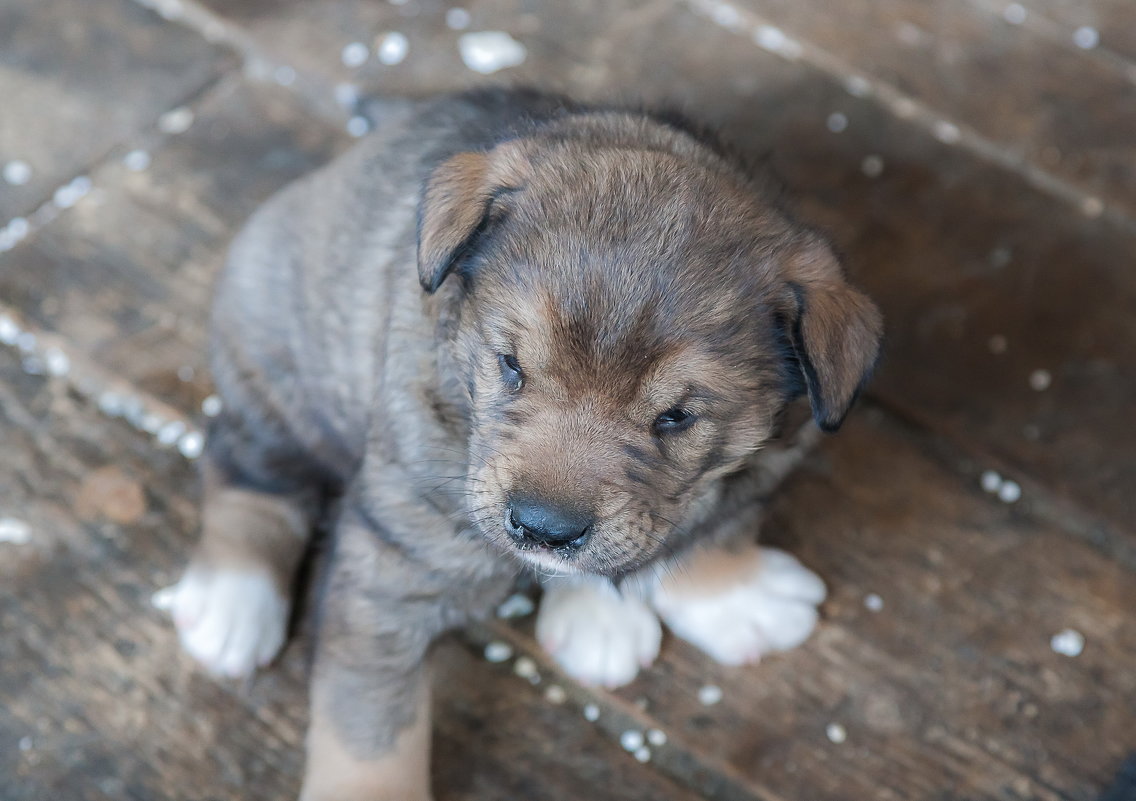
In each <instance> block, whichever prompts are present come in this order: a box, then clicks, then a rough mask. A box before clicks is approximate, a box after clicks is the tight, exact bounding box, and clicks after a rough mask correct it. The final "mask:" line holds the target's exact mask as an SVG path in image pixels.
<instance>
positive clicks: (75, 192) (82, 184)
mask: <svg viewBox="0 0 1136 801" xmlns="http://www.w3.org/2000/svg"><path fill="white" fill-rule="evenodd" d="M90 191H91V179H90V178H88V177H87V176H85V175H80V176H79V177H78V178H74V179H72V180H71V182H70V183H66V184H64V185H63V186H61V187H59V188H58V189H56V190H55V193H54V194H53V195H52V196H51V202H52V203H54V204H55V205H56V206H58V207H59V208H61V209H69V208H71V207H72V206H74V205H75V204H76V203H78V202H79V201H80V200H82V199H83V198H84V197H86V196H87V194H88V193H89V192H90Z"/></svg>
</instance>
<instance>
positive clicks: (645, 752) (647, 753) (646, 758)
mask: <svg viewBox="0 0 1136 801" xmlns="http://www.w3.org/2000/svg"><path fill="white" fill-rule="evenodd" d="M635 759H636V760H637V761H639V762H642V763H644V764H646V763H647V762H650V761H651V749H650V748H648V747H647V746H645V745H641V746H639V747H638V748H636V749H635Z"/></svg>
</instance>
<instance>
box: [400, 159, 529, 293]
mask: <svg viewBox="0 0 1136 801" xmlns="http://www.w3.org/2000/svg"><path fill="white" fill-rule="evenodd" d="M527 174H528V160H527V159H526V158H525V156H524V154H523V153H522V152H521V149H520V147H518V146H517V144H516V143H513V142H508V143H505V144H503V145H499V146H497V147H496V148H494V149H493V150H491V151H489V152H488V153H458V154H457V155H456V156H451V157H450V158H449V159H447V160H446V161H444V162H442V163H441V164H439V165H438V166H437V167H435V168H434V171H433V172H432V173H431V174H430V177H429V179H427V181H426V186H425V188H424V189H423V191H422V199H421V200H420V201H419V204H418V281H419V283H421V284H422V288H423V289H425V290H426V291H427V292H430V293H433V292H436V291H437V290H438V287H440V286H441V285H442V282H443V281H445V280H446V277H447V276H448V275H450V273H452V272H454V271H455V270H456V269H458V268H460V266H461V264H462V261H463V260H464V257H465V256H467V255H468V254H469V252H470V251H471V250H472V248H473V246H474V245H475V244H476V242H477V240H478V239H479V238H480V237H481V236H482V235H483V234H484V233H485V232H486V230H487V229H488V228H489V226H490V224H491V222H492V221H493V219H494V214H495V213H496V214H500V213H501V210H500V209H499V208H495V207H496V206H497V205H498V201H499V200H500V198H502V197H503V196H504V195H506V194H508V193H510V192H513V191H516V190H518V189H520V188H521V186H522V185H523V184H524V181H525V178H526V176H527Z"/></svg>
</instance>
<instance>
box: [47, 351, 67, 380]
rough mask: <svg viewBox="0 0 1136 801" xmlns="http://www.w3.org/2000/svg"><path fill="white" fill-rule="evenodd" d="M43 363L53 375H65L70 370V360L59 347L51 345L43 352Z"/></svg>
mask: <svg viewBox="0 0 1136 801" xmlns="http://www.w3.org/2000/svg"><path fill="white" fill-rule="evenodd" d="M43 363H44V365H45V366H46V367H47V372H48V373H49V374H50V375H53V376H55V377H57V378H58V377H59V376H64V375H67V373H68V372H70V370H71V360H70V359H69V358H67V354H66V353H64V352H63V351H61V350H60V349H59V348H56V347H51V348H48V349H47V350H45V351H44V353H43Z"/></svg>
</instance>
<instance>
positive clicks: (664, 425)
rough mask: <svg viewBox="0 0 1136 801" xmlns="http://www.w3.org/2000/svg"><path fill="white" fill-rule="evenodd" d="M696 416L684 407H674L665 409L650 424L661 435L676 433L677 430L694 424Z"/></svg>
mask: <svg viewBox="0 0 1136 801" xmlns="http://www.w3.org/2000/svg"><path fill="white" fill-rule="evenodd" d="M697 419H698V418H697V417H696V416H695V415H693V414H691V413H690V412H688V411H687V410H686V409H680V408H679V407H677V406H676V407H674V408H673V409H667V410H666V411H665V412H663V413H662V414H660V415H659V416H658V417H656V418H655V422H654V424H653V426H652V428H654V430H655V433H656V434H658V435H660V436H662V435H663V434H676V433H678V432H679V431H686V429H688V428H690V427H691V426H692V425H694V421H695V420H697Z"/></svg>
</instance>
